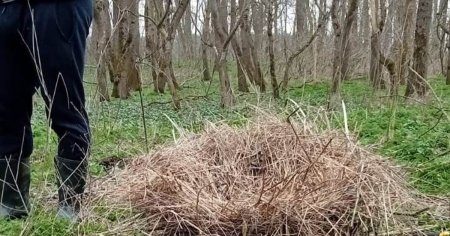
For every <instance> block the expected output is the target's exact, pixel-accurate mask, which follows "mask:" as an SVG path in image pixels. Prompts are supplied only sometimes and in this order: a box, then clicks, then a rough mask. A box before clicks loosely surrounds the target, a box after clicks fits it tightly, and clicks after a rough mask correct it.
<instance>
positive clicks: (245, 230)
mask: <svg viewBox="0 0 450 236" xmlns="http://www.w3.org/2000/svg"><path fill="white" fill-rule="evenodd" d="M312 130H313V129H312V128H309V127H308V126H306V125H304V124H302V125H300V124H296V123H286V122H282V121H280V120H277V119H274V118H267V117H265V118H264V119H260V120H258V121H254V122H251V123H249V124H248V126H246V127H245V128H239V129H238V128H232V127H230V126H227V125H208V127H207V128H206V129H205V131H204V132H203V133H201V134H199V135H196V136H189V137H186V138H182V139H181V140H179V141H178V142H177V143H175V144H172V145H170V146H167V147H165V148H162V149H161V150H159V151H157V152H155V153H153V154H152V155H149V156H143V157H140V158H137V159H134V160H132V161H130V163H128V164H127V166H126V168H125V169H124V170H122V171H120V172H119V173H117V174H116V175H115V176H114V178H113V179H109V180H108V181H107V182H106V183H103V184H102V188H104V189H107V190H108V193H107V195H106V197H107V199H108V200H109V201H120V202H125V203H131V205H132V206H133V208H134V209H135V210H136V211H139V212H143V213H144V215H145V216H146V217H147V219H148V221H147V222H148V229H147V230H148V231H149V232H150V231H151V232H158V233H157V234H164V235H173V234H177V235H185V234H192V235H210V234H215V235H361V234H366V233H368V232H388V231H391V230H394V229H395V228H397V227H410V226H411V225H408V224H409V223H410V222H409V221H408V220H407V217H405V216H404V215H402V212H403V213H404V212H414V211H416V210H417V209H419V208H420V207H422V206H419V205H418V203H417V201H416V200H415V199H414V198H415V197H414V194H413V193H412V192H411V191H410V190H409V189H408V187H407V184H406V182H405V180H404V178H403V174H402V171H401V170H399V168H397V167H395V166H393V164H392V163H390V162H388V161H386V160H383V159H382V158H381V157H379V156H376V155H374V154H371V153H369V152H367V151H365V150H363V149H362V148H361V147H359V146H357V145H355V144H354V143H353V142H351V141H350V140H349V139H347V138H346V137H345V136H344V135H341V134H339V133H338V132H313V131H312Z"/></svg>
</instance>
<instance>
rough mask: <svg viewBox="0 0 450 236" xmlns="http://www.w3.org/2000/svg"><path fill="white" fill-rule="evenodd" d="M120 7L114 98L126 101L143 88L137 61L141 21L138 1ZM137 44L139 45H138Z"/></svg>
mask: <svg viewBox="0 0 450 236" xmlns="http://www.w3.org/2000/svg"><path fill="white" fill-rule="evenodd" d="M118 7H119V9H120V11H121V16H119V21H118V23H117V24H118V29H117V31H118V32H117V33H118V52H120V57H119V58H118V59H119V60H118V62H119V63H118V74H117V75H118V78H116V79H115V82H114V87H115V89H114V91H115V92H116V93H114V92H113V96H114V97H119V98H122V99H126V98H128V97H129V96H130V92H131V91H132V90H138V89H140V87H141V80H140V73H139V68H138V67H137V65H136V61H137V58H138V55H139V51H138V48H139V41H136V39H138V38H139V19H138V17H137V16H136V15H137V13H138V1H137V0H135V1H125V0H120V1H118ZM136 44H137V45H136Z"/></svg>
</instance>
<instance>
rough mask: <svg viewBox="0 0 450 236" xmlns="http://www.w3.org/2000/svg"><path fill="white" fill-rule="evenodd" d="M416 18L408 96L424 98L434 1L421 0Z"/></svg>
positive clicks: (426, 90) (426, 86)
mask: <svg viewBox="0 0 450 236" xmlns="http://www.w3.org/2000/svg"><path fill="white" fill-rule="evenodd" d="M418 6H419V7H418V9H417V20H416V33H415V49H414V62H413V71H414V72H413V73H410V76H409V79H408V83H407V89H406V96H407V97H414V96H417V97H419V98H424V97H425V96H426V95H427V93H428V89H429V88H428V85H427V82H426V79H427V70H428V44H429V38H430V36H429V35H430V27H431V15H432V13H433V2H431V1H429V0H419V5H418Z"/></svg>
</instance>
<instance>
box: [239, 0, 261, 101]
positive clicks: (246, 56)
mask: <svg viewBox="0 0 450 236" xmlns="http://www.w3.org/2000/svg"><path fill="white" fill-rule="evenodd" d="M248 1H249V0H239V7H240V8H243V9H245V10H243V11H242V16H241V17H242V24H241V25H240V27H241V31H240V33H241V44H242V45H241V46H242V63H243V64H244V66H245V71H246V72H247V75H248V76H249V77H251V81H254V82H255V83H256V84H257V85H258V86H259V88H260V90H261V91H262V92H264V91H265V90H266V84H265V82H264V79H263V78H262V73H261V67H260V65H259V61H258V57H257V53H256V50H255V47H254V44H253V36H252V34H251V29H250V16H249V10H248V7H247V5H248Z"/></svg>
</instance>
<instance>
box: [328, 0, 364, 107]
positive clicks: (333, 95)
mask: <svg viewBox="0 0 450 236" xmlns="http://www.w3.org/2000/svg"><path fill="white" fill-rule="evenodd" d="M358 2H359V0H350V2H349V6H348V10H347V12H346V14H345V18H344V21H343V25H344V26H343V28H342V27H341V26H340V22H339V20H338V15H337V7H338V4H342V6H343V5H345V3H343V2H340V1H339V0H333V2H332V13H331V14H332V15H331V16H332V20H333V28H334V30H335V39H334V40H335V41H334V45H335V49H334V60H333V81H332V86H331V91H330V101H329V107H335V106H336V105H337V104H339V102H340V100H341V94H340V93H341V83H342V81H343V80H344V79H345V78H346V77H347V72H348V63H349V60H350V45H349V37H350V32H351V29H352V25H353V22H354V20H355V17H356V9H357V7H358Z"/></svg>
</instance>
